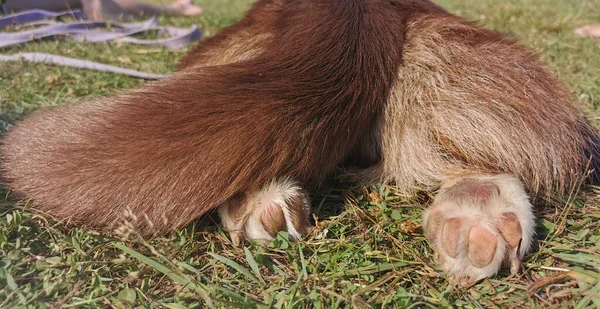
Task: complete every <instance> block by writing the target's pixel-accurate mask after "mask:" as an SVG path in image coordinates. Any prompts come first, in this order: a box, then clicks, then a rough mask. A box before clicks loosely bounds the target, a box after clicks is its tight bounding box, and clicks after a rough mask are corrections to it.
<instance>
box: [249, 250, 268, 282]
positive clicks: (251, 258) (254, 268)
mask: <svg viewBox="0 0 600 309" xmlns="http://www.w3.org/2000/svg"><path fill="white" fill-rule="evenodd" d="M244 253H245V254H246V260H247V261H248V265H250V269H252V271H253V272H254V274H255V275H256V277H258V279H259V280H260V282H261V283H262V284H265V280H264V279H263V277H262V276H261V275H260V270H259V269H258V263H256V260H255V259H254V256H252V252H250V250H248V247H244Z"/></svg>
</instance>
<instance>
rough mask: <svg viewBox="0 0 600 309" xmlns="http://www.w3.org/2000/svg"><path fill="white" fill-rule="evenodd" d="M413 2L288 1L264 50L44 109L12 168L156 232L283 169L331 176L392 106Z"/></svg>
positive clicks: (310, 181)
mask: <svg viewBox="0 0 600 309" xmlns="http://www.w3.org/2000/svg"><path fill="white" fill-rule="evenodd" d="M265 2H266V1H265ZM259 5H260V4H259ZM413 6H414V5H413ZM413 6H407V7H406V8H401V7H398V3H396V2H390V1H371V0H346V1H334V0H312V1H292V0H289V1H287V2H286V5H285V6H284V8H283V9H282V10H281V12H280V14H279V15H278V16H277V21H276V22H274V23H272V24H273V25H275V28H274V29H273V31H272V32H273V33H274V38H272V39H270V40H269V43H268V46H267V48H266V49H265V50H264V51H262V53H261V54H260V55H258V56H256V57H255V58H253V59H250V60H247V61H240V62H236V63H232V64H227V65H223V66H212V67H205V68H190V69H188V70H186V69H184V70H182V71H180V72H178V73H177V74H175V75H174V76H172V77H170V78H168V79H166V80H162V81H158V82H154V83H149V84H146V85H144V86H143V87H141V88H140V89H138V90H135V91H132V92H130V93H126V94H121V95H117V96H113V97H109V98H106V99H99V100H93V101H89V102H84V103H81V104H73V105H70V106H62V107H58V108H53V109H49V110H44V111H39V112H37V113H34V114H33V115H31V116H30V117H28V118H27V119H26V120H24V121H23V122H21V123H20V124H18V125H17V126H16V127H15V128H14V129H13V130H11V131H10V132H9V133H8V134H7V136H6V137H5V140H4V145H3V146H2V147H1V148H0V154H1V156H2V158H1V164H2V176H3V179H4V180H5V182H6V183H7V184H8V187H9V188H10V189H12V190H13V191H15V192H16V193H18V194H19V195H20V196H22V197H25V198H31V199H32V200H33V201H34V205H36V206H35V207H37V208H38V209H40V210H42V211H44V212H47V213H50V214H52V215H54V216H57V217H60V218H71V219H72V220H73V221H74V222H76V223H80V224H84V225H86V226H89V227H94V228H98V229H103V230H106V229H109V228H114V225H115V224H116V223H119V222H121V221H123V220H125V221H127V222H126V223H127V224H129V225H131V226H132V227H133V228H135V229H137V230H139V231H140V232H142V233H143V234H157V233H163V232H166V231H168V230H171V229H174V228H179V227H182V226H183V225H185V224H187V223H188V222H190V221H191V220H193V219H195V218H197V217H199V216H200V215H202V214H203V213H205V212H206V211H208V210H211V209H213V208H214V207H216V206H217V205H218V204H220V203H222V202H223V201H224V200H226V199H227V198H229V197H230V196H232V195H233V194H235V193H237V192H248V191H253V190H256V189H258V188H259V187H260V186H261V185H263V184H265V183H267V182H268V181H270V180H271V179H272V178H275V177H280V176H291V177H293V178H295V179H297V180H298V181H300V182H301V183H303V184H305V185H308V186H318V185H319V184H321V183H322V182H323V181H325V180H326V178H327V177H328V176H330V174H331V173H332V172H333V170H334V169H335V167H336V166H337V165H338V164H339V163H340V162H341V161H342V160H343V159H344V158H345V157H347V155H348V153H349V152H350V151H351V150H352V149H353V148H355V147H356V144H357V143H358V141H359V140H360V138H361V136H362V135H364V134H365V133H366V132H367V131H368V130H369V129H370V128H371V125H372V122H373V121H375V119H376V118H377V117H378V116H379V114H380V113H381V111H382V109H383V105H384V103H385V102H386V98H387V96H388V92H389V90H390V87H391V85H392V83H393V80H394V78H395V74H396V72H397V71H398V66H399V65H400V62H401V49H402V43H403V36H402V33H404V29H403V28H404V26H405V24H406V20H407V19H408V18H410V16H411V14H416V13H417V11H422V10H423V9H422V8H415V7H413Z"/></svg>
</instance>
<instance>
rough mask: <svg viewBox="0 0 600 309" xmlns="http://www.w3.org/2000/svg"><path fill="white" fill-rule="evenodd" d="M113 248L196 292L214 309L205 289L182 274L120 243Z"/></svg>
mask: <svg viewBox="0 0 600 309" xmlns="http://www.w3.org/2000/svg"><path fill="white" fill-rule="evenodd" d="M114 246H115V247H117V248H118V249H121V250H122V251H123V252H125V253H127V254H129V255H131V256H132V257H134V258H136V259H137V260H139V261H140V262H143V263H145V264H146V265H148V266H150V267H152V268H154V269H156V270H157V271H159V272H161V273H163V274H164V275H165V276H167V277H169V278H170V279H171V280H173V281H175V282H177V283H179V284H181V285H182V286H183V287H185V288H187V289H190V290H192V291H195V292H197V293H198V294H199V295H200V296H201V297H202V299H203V300H204V301H205V302H206V304H207V305H208V306H209V307H210V308H214V304H213V302H212V300H211V299H210V298H209V297H208V293H207V292H206V289H204V288H202V287H201V286H200V284H196V283H194V282H193V281H192V280H191V279H190V278H189V277H187V276H185V275H184V274H180V273H177V272H175V271H173V270H172V269H171V268H169V267H168V266H165V265H163V264H160V263H159V262H157V261H155V260H154V259H151V258H149V257H147V256H145V255H143V254H141V253H139V252H137V251H135V250H133V249H131V248H129V247H127V246H125V245H124V244H122V243H115V244H114Z"/></svg>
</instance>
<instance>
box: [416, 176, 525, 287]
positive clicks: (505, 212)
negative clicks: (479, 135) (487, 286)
mask: <svg viewBox="0 0 600 309" xmlns="http://www.w3.org/2000/svg"><path fill="white" fill-rule="evenodd" d="M423 222H424V224H423V226H424V230H425V236H426V237H427V238H428V239H429V240H430V241H431V242H432V244H433V246H434V248H435V249H436V250H437V256H438V259H437V260H438V263H439V264H440V266H441V268H442V269H444V270H445V271H446V272H448V273H449V275H450V280H451V282H453V283H456V284H460V285H462V286H465V287H467V286H471V285H473V284H475V283H476V282H477V281H479V280H481V279H484V278H487V277H490V276H492V275H494V274H495V273H496V272H498V270H499V269H500V268H501V266H502V265H503V264H508V265H510V267H511V271H512V272H513V273H516V272H517V271H518V270H519V266H520V260H521V258H522V257H523V255H524V254H525V253H526V252H527V250H528V249H529V247H530V244H531V241H532V239H533V227H534V217H533V214H532V212H531V204H530V203H529V200H528V197H527V194H526V193H525V190H524V189H523V186H522V184H521V182H520V181H519V180H517V179H515V178H513V177H510V176H508V175H499V176H478V177H472V178H467V179H462V180H459V181H455V182H451V183H448V184H447V185H446V186H443V187H442V189H440V192H439V194H438V195H437V196H436V199H435V201H434V203H433V205H432V206H431V207H430V208H429V209H428V210H427V211H426V212H425V214H424V217H423Z"/></svg>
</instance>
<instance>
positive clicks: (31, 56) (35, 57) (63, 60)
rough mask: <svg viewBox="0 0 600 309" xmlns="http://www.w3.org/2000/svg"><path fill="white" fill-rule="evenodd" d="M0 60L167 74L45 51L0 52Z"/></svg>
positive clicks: (146, 75)
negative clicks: (3, 53) (8, 53)
mask: <svg viewBox="0 0 600 309" xmlns="http://www.w3.org/2000/svg"><path fill="white" fill-rule="evenodd" d="M0 61H28V62H34V63H45V64H54V65H61V66H68V67H73V68H81V69H88V70H95V71H101V72H112V73H116V74H124V75H129V76H132V77H137V78H142V79H161V78H165V77H167V76H168V75H162V74H153V73H146V72H140V71H136V70H130V69H125V68H120V67H117V66H113V65H108V64H103V63H99V62H94V61H89V60H81V59H75V58H70V57H64V56H58V55H52V54H46V53H17V54H12V55H2V54H0Z"/></svg>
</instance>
